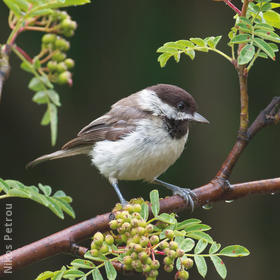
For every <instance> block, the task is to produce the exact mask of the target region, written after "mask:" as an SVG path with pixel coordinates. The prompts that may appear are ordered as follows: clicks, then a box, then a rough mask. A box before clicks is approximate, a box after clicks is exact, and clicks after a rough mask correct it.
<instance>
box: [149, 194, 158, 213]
mask: <svg viewBox="0 0 280 280" xmlns="http://www.w3.org/2000/svg"><path fill="white" fill-rule="evenodd" d="M150 201H151V208H152V212H153V215H154V216H155V217H156V216H157V215H158V213H159V194H158V190H152V191H151V192H150Z"/></svg>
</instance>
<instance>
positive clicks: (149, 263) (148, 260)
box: [146, 257, 152, 265]
mask: <svg viewBox="0 0 280 280" xmlns="http://www.w3.org/2000/svg"><path fill="white" fill-rule="evenodd" d="M151 263H152V259H151V257H148V258H147V260H146V264H148V265H151Z"/></svg>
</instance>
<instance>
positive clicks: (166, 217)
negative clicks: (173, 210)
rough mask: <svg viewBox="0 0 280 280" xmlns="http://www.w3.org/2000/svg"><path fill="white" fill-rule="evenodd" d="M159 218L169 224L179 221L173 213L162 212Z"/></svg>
mask: <svg viewBox="0 0 280 280" xmlns="http://www.w3.org/2000/svg"><path fill="white" fill-rule="evenodd" d="M157 220H160V221H162V222H164V223H167V224H175V223H176V222H177V220H176V219H175V218H174V217H173V216H172V215H170V214H167V213H162V214H160V215H159V216H157Z"/></svg>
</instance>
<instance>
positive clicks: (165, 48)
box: [157, 46, 178, 55]
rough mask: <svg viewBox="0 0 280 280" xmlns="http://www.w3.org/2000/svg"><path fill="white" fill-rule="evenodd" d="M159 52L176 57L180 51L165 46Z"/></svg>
mask: <svg viewBox="0 0 280 280" xmlns="http://www.w3.org/2000/svg"><path fill="white" fill-rule="evenodd" d="M157 52H158V53H170V54H172V55H174V54H176V53H178V50H177V49H175V48H171V47H166V46H163V47H160V48H158V49H157Z"/></svg>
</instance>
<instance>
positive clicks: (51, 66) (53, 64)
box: [47, 60, 57, 71]
mask: <svg viewBox="0 0 280 280" xmlns="http://www.w3.org/2000/svg"><path fill="white" fill-rule="evenodd" d="M47 67H48V69H49V70H50V71H56V69H57V62H56V61H52V60H51V61H49V62H48V64H47Z"/></svg>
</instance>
